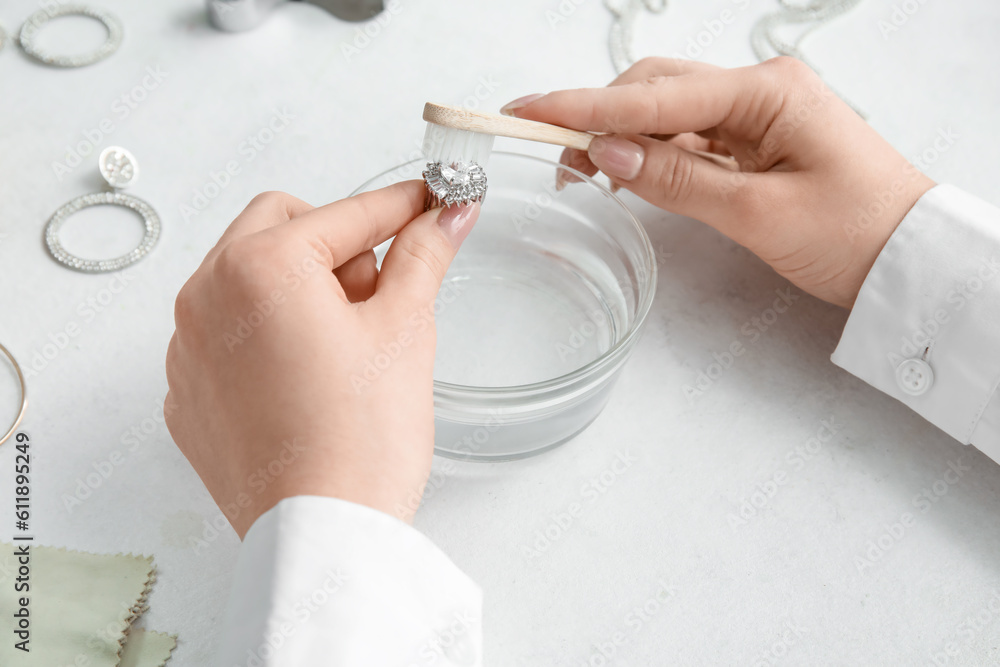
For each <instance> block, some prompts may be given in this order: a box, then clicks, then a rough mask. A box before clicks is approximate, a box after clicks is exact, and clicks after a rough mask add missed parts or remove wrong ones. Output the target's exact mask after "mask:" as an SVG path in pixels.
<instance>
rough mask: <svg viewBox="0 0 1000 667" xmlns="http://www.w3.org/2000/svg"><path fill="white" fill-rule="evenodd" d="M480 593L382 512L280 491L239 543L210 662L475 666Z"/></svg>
mask: <svg viewBox="0 0 1000 667" xmlns="http://www.w3.org/2000/svg"><path fill="white" fill-rule="evenodd" d="M481 608H482V592H481V590H480V588H479V587H478V586H477V585H476V584H475V583H474V582H473V581H472V580H471V579H469V578H468V577H467V576H466V575H465V574H464V573H462V572H461V571H460V570H459V569H458V568H457V567H456V566H455V565H454V564H453V563H452V562H451V561H450V560H449V559H448V557H447V556H445V554H444V553H443V552H442V551H441V550H440V549H438V548H437V547H436V546H435V545H434V544H433V543H432V542H431V541H430V540H429V539H428V538H427V537H425V536H424V535H423V534H421V533H419V532H418V531H416V530H415V529H414V528H412V527H411V526H409V525H407V524H405V523H403V522H402V521H399V520H398V519H396V518H394V517H391V516H389V515H388V514H385V513H383V512H379V511H378V510H375V509H372V508H370V507H365V506H362V505H357V504H354V503H350V502H347V501H345V500H340V499H337V498H325V497H317V496H296V497H294V498H286V499H285V500H282V501H281V502H280V503H278V504H277V505H276V506H275V507H273V508H272V509H270V510H269V511H268V512H266V513H264V514H263V515H261V516H260V517H259V518H258V519H257V521H256V522H255V523H254V524H253V526H251V528H250V530H249V531H248V532H247V535H246V538H245V539H244V541H243V546H242V549H241V551H240V556H239V560H238V562H237V566H236V573H235V576H234V581H233V588H232V593H231V595H230V600H229V605H228V608H227V612H226V620H225V622H224V625H223V632H222V637H221V649H220V654H219V661H218V664H220V665H224V666H225V667H230V666H234V665H254V666H255V667H272V666H276V665H296V666H299V665H320V664H322V665H335V666H341V665H344V666H347V665H351V666H354V665H385V666H392V665H401V666H408V665H412V664H432V663H433V664H435V665H465V666H469V665H471V666H478V665H481V664H482V662H481V660H482V658H481V655H482V626H481Z"/></svg>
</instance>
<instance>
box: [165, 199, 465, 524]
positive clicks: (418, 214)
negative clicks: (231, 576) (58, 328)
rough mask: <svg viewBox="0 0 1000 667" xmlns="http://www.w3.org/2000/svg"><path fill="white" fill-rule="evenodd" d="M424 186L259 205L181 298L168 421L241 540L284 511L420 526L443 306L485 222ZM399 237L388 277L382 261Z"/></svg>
mask: <svg viewBox="0 0 1000 667" xmlns="http://www.w3.org/2000/svg"><path fill="white" fill-rule="evenodd" d="M423 201H424V189H423V184H422V183H420V182H419V181H410V182H406V183H400V184H397V185H394V186H391V187H388V188H385V189H383V190H378V191H374V192H369V193H365V194H362V195H359V196H357V197H352V198H350V199H345V200H342V201H338V202H335V203H333V204H329V205H327V206H323V207H320V208H313V207H312V206H309V205H308V204H305V203H304V202H301V201H299V200H298V199H295V198H294V197H291V196H289V195H286V194H283V193H274V192H272V193H265V194H262V195H260V196H258V197H256V198H255V199H254V200H253V201H252V202H250V204H249V206H247V208H246V210H244V211H243V213H241V214H240V216H239V217H238V218H236V220H235V221H234V222H233V224H232V225H230V227H229V229H228V230H227V231H226V232H225V234H223V236H222V238H221V239H220V241H219V243H218V244H217V245H216V247H215V248H213V249H212V250H211V252H209V253H208V256H207V257H206V258H205V261H204V262H203V263H202V265H201V266H200V267H199V268H198V270H197V271H196V272H195V273H194V275H193V276H192V277H191V279H190V280H189V281H188V282H187V284H186V285H184V287H183V288H182V289H181V292H180V294H179V295H178V296H177V304H176V310H175V320H176V326H177V331H176V333H175V334H174V337H173V339H172V340H171V341H170V348H169V350H168V352H167V380H168V381H169V384H170V392H169V393H168V395H167V399H166V405H165V408H164V412H165V415H166V421H167V426H168V427H169V429H170V433H171V435H172V436H173V438H174V441H175V442H176V443H177V445H178V447H180V449H181V451H182V452H184V455H185V456H187V458H188V460H189V461H190V462H191V464H192V465H193V466H194V468H195V470H196V471H197V472H198V474H199V475H200V476H201V478H202V480H203V481H204V483H205V486H206V487H208V490H209V491H210V492H211V494H212V497H213V498H214V499H215V501H216V502H217V503H218V505H219V507H220V508H222V510H223V512H224V513H225V514H226V516H227V518H228V519H229V521H230V523H231V524H232V525H233V528H235V529H236V531H237V533H239V535H240V536H241V537H242V536H243V535H244V534H245V533H246V531H247V530H248V529H249V527H250V525H251V524H252V523H253V522H254V520H255V519H256V518H257V517H258V516H259V515H261V514H262V513H264V512H265V511H266V510H268V509H269V508H270V507H272V506H273V505H275V504H276V503H277V502H278V501H280V500H281V499H282V498H286V497H289V496H295V495H321V496H333V497H337V498H342V499H344V500H349V501H353V502H356V503H360V504H364V505H369V506H371V507H374V508H376V509H379V510H382V511H384V512H387V513H390V514H393V515H394V516H397V517H399V518H402V519H405V520H410V519H411V518H412V514H413V509H414V508H415V503H413V502H412V498H414V497H416V498H419V495H420V493H421V492H422V490H423V487H424V484H425V483H426V481H427V476H428V474H429V472H430V465H431V455H432V452H433V447H434V410H433V374H432V373H433V366H434V341H435V330H434V311H433V306H434V299H435V297H436V295H437V292H438V289H439V288H440V286H441V281H442V279H443V278H444V274H445V271H446V270H447V268H448V265H449V264H450V263H451V260H452V258H453V257H454V255H455V252H456V250H457V248H458V246H459V245H460V244H461V242H462V240H463V239H464V238H465V236H466V234H468V232H469V230H470V228H471V227H472V225H473V223H474V222H475V219H476V217H477V216H478V213H479V208H478V206H477V205H473V206H469V207H461V208H460V207H452V208H449V209H446V210H442V209H435V210H432V211H429V212H426V213H424V212H423ZM393 235H395V237H396V238H395V240H394V241H393V244H392V246H391V248H390V250H389V252H388V254H387V255H386V257H385V259H384V261H383V264H382V268H381V271H379V270H378V269H377V268H376V263H375V254H374V253H373V252H372V250H371V249H372V248H373V247H374V246H376V245H377V244H379V243H381V242H382V241H384V240H386V239H388V238H390V237H392V236H393Z"/></svg>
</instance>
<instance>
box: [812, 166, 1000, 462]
mask: <svg viewBox="0 0 1000 667" xmlns="http://www.w3.org/2000/svg"><path fill="white" fill-rule="evenodd" d="M998 260H1000V209H997V208H995V207H993V206H991V205H990V204H988V203H986V202H984V201H982V200H980V199H978V198H976V197H973V196H971V195H969V194H966V193H964V192H962V191H961V190H959V189H957V188H955V187H952V186H949V185H940V186H937V187H935V188H933V189H931V190H930V191H929V192H927V193H926V194H924V196H923V197H921V199H920V200H919V201H918V202H917V203H916V204H915V205H914V207H913V209H912V210H911V211H910V212H909V213H908V214H907V216H906V218H904V219H903V221H902V222H901V223H900V225H899V227H898V228H897V229H896V231H895V232H894V233H893V234H892V236H891V237H890V238H889V241H888V242H887V243H886V245H885V248H883V249H882V252H881V253H880V254H879V256H878V258H877V259H876V260H875V264H874V265H873V266H872V269H871V272H870V273H869V274H868V277H867V278H866V279H865V282H864V284H863V285H862V287H861V291H860V292H859V293H858V298H857V301H856V302H855V304H854V309H853V310H852V311H851V315H850V317H849V318H848V320H847V325H846V326H845V328H844V333H843V336H842V337H841V339H840V343H839V344H838V345H837V349H836V351H835V352H834V353H833V356H832V357H831V358H832V360H833V362H834V363H835V364H837V365H838V366H840V367H841V368H843V369H844V370H846V371H848V372H850V373H852V374H853V375H856V376H857V377H859V378H861V379H862V380H864V381H865V382H867V383H868V384H870V385H872V386H873V387H875V388H876V389H879V390H880V391H882V392H884V393H886V394H888V395H890V396H892V397H894V398H896V399H898V400H900V401H902V402H903V403H905V404H906V405H908V406H909V407H910V408H911V409H913V410H914V411H916V412H918V413H919V414H920V415H922V416H923V417H924V418H925V419H927V420H928V421H929V422H931V423H932V424H934V425H935V426H937V427H938V428H940V429H941V430H943V431H944V432H945V433H948V434H949V435H951V436H952V437H954V438H956V439H958V440H960V441H961V442H963V443H964V444H970V443H971V444H975V445H976V446H977V447H979V448H980V449H982V450H983V451H984V452H985V453H986V454H987V455H989V456H990V457H991V458H993V459H994V460H996V461H1000V431H998V430H997V429H998V428H1000V423H998V422H1000V420H998V418H997V417H998V410H1000V406H998V405H997V401H998V399H997V391H996V390H997V383H998V381H1000V336H998V332H1000V261H998ZM991 404H992V405H991Z"/></svg>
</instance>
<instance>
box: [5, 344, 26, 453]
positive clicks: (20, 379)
mask: <svg viewBox="0 0 1000 667" xmlns="http://www.w3.org/2000/svg"><path fill="white" fill-rule="evenodd" d="M0 352H3V353H4V355H6V357H7V358H8V359H10V363H11V364H12V365H13V366H14V371H15V372H16V373H17V380H18V382H20V383H21V409H20V410H19V411H18V413H17V417H15V418H14V423H13V424H11V426H10V429H9V430H8V431H7V432H6V433H4V434H3V435H2V436H0V445H2V444H3V443H5V442H7V440H8V438H10V436H12V435H14V431H16V430H17V427H18V426H20V425H21V420H22V419H23V418H24V412H25V411H26V410H27V409H28V385H27V383H26V382H25V381H24V373H22V372H21V366H20V364H18V363H17V359H15V358H14V355H13V354H11V353H10V350H8V349H7V348H6V347H4V346H3V345H0Z"/></svg>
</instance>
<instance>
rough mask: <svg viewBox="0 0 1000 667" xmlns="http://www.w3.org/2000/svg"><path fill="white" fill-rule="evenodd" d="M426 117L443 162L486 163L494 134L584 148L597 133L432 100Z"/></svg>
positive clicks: (427, 139) (722, 160) (436, 156)
mask: <svg viewBox="0 0 1000 667" xmlns="http://www.w3.org/2000/svg"><path fill="white" fill-rule="evenodd" d="M424 120H425V121H427V123H428V125H427V133H426V134H425V135H424V154H425V155H426V156H427V159H428V160H429V161H430V162H440V163H441V164H444V165H450V164H452V163H465V164H468V163H470V162H475V163H477V164H479V165H481V166H485V160H486V159H488V158H489V154H490V151H491V150H492V148H493V137H494V136H498V137H512V138H514V139H528V140H530V141H539V142H542V143H546V144H554V145H556V146H565V147H566V148H575V149H577V150H581V151H586V150H587V149H588V148H589V147H590V142H591V141H592V140H593V139H594V137H596V136H598V134H597V133H593V132H580V131H578V130H570V129H569V128H565V127H560V126H558V125H550V124H549V123H540V122H538V121H534V120H524V119H523V118H513V117H511V116H503V115H500V114H494V113H486V112H483V111H475V110H473V109H463V108H461V107H453V106H448V105H445V104H434V103H433V102H428V103H426V104H425V105H424ZM689 152H691V153H694V154H695V155H699V156H701V157H703V158H706V159H708V160H711V161H712V162H714V163H716V164H718V165H720V166H723V167H727V168H729V169H734V170H735V169H736V168H737V166H736V161H735V160H733V159H732V158H728V157H725V156H722V155H717V154H715V153H707V152H704V151H694V150H693V151H689Z"/></svg>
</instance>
